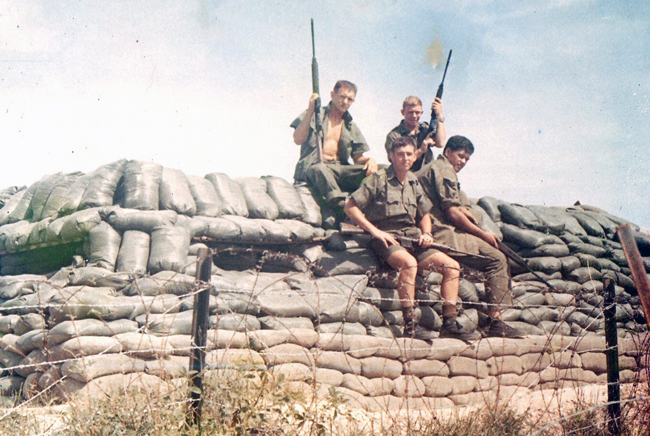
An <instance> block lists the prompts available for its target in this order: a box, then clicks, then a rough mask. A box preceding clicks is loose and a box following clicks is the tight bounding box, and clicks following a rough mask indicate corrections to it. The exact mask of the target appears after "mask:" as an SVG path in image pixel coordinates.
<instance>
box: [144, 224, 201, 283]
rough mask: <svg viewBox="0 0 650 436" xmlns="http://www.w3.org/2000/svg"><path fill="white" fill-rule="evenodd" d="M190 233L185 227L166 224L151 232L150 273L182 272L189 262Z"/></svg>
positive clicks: (148, 266)
mask: <svg viewBox="0 0 650 436" xmlns="http://www.w3.org/2000/svg"><path fill="white" fill-rule="evenodd" d="M189 249H190V234H189V232H188V231H187V229H185V228H183V227H171V226H164V227H158V228H156V229H154V231H153V232H152V233H151V251H150V252H149V262H148V264H147V268H148V270H149V272H150V273H152V274H155V273H157V272H159V271H176V272H181V271H183V269H184V268H185V266H186V263H187V252H188V250H189Z"/></svg>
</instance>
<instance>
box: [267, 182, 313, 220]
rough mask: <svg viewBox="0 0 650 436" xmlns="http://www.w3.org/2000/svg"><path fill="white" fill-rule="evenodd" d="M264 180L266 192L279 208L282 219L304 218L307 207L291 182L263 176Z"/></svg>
mask: <svg viewBox="0 0 650 436" xmlns="http://www.w3.org/2000/svg"><path fill="white" fill-rule="evenodd" d="M262 179H263V180H264V181H266V192H267V193H268V194H269V196H270V197H271V198H272V199H273V201H274V202H275V204H276V205H277V206H278V212H279V217H280V218H287V219H290V218H298V219H300V218H302V216H303V214H304V213H305V207H304V206H303V204H302V201H301V200H300V195H298V193H297V192H296V190H295V189H294V188H293V186H292V185H290V184H289V182H287V181H286V180H284V179H283V178H280V177H275V176H263V177H262Z"/></svg>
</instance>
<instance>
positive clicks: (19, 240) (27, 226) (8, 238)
mask: <svg viewBox="0 0 650 436" xmlns="http://www.w3.org/2000/svg"><path fill="white" fill-rule="evenodd" d="M33 226H34V225H33V224H32V223H30V222H29V221H26V220H21V221H17V222H14V223H11V224H5V225H4V226H2V227H0V250H6V251H14V250H17V249H18V248H20V247H22V246H23V245H25V244H26V243H27V240H28V239H29V234H30V232H31V231H32V227H33Z"/></svg>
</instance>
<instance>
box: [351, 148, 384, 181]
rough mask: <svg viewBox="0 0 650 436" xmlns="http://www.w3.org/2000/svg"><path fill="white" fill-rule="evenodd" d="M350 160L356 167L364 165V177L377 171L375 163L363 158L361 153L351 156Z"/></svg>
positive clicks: (372, 160)
mask: <svg viewBox="0 0 650 436" xmlns="http://www.w3.org/2000/svg"><path fill="white" fill-rule="evenodd" d="M352 160H353V161H354V163H355V164H357V165H364V167H363V169H364V170H366V176H369V175H371V174H374V173H376V172H377V170H378V169H379V166H378V165H377V162H376V161H375V160H374V159H373V158H371V157H368V156H364V155H363V154H361V153H357V154H353V155H352Z"/></svg>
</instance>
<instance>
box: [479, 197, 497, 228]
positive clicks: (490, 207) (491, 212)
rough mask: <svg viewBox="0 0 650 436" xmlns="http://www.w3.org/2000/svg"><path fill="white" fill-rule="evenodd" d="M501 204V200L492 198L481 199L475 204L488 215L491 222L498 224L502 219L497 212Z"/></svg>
mask: <svg viewBox="0 0 650 436" xmlns="http://www.w3.org/2000/svg"><path fill="white" fill-rule="evenodd" d="M501 203H502V201H501V200H497V199H496V198H493V197H481V198H480V199H479V200H478V203H477V204H478V205H479V206H480V207H481V208H482V209H483V210H484V211H485V213H487V214H488V216H489V217H490V219H491V220H492V221H494V222H495V223H500V222H501V221H502V219H501V212H500V211H499V204H501Z"/></svg>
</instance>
